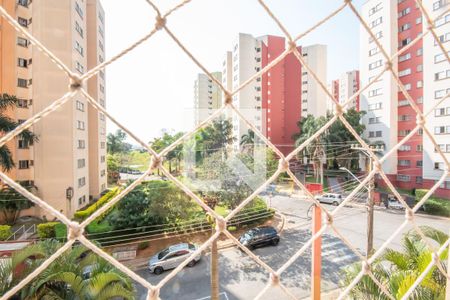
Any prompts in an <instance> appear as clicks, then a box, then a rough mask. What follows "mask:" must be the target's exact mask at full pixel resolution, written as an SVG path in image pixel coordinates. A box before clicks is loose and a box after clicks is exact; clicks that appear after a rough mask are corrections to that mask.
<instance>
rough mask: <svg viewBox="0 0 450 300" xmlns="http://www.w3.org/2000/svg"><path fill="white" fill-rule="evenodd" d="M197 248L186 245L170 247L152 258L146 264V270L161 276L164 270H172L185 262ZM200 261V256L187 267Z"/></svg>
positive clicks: (192, 245)
mask: <svg viewBox="0 0 450 300" xmlns="http://www.w3.org/2000/svg"><path fill="white" fill-rule="evenodd" d="M197 248H198V247H197V246H196V245H194V244H188V243H181V244H176V245H172V246H170V247H169V248H166V249H164V250H162V251H160V252H158V253H157V254H155V255H154V256H152V257H151V258H150V261H149V262H148V268H149V270H150V272H152V273H155V274H156V275H159V274H161V273H162V272H164V271H165V270H170V269H174V268H176V267H178V266H179V265H180V264H181V263H182V262H183V261H185V259H186V258H188V257H189V256H190V255H191V254H192V253H193V252H194V251H195V250H197ZM200 259H201V255H198V256H197V257H195V258H194V259H193V260H191V261H190V262H189V263H188V264H187V266H188V267H193V266H194V265H195V264H196V263H197V262H198V261H199V260H200Z"/></svg>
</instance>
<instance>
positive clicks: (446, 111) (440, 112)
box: [434, 107, 450, 117]
mask: <svg viewBox="0 0 450 300" xmlns="http://www.w3.org/2000/svg"><path fill="white" fill-rule="evenodd" d="M434 116H435V117H442V116H450V107H442V108H437V109H435V110H434Z"/></svg>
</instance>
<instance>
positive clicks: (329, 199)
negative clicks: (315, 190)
mask: <svg viewBox="0 0 450 300" xmlns="http://www.w3.org/2000/svg"><path fill="white" fill-rule="evenodd" d="M315 198H316V199H317V200H319V202H323V203H328V204H333V205H336V206H337V205H339V204H341V202H342V201H343V200H344V199H342V195H339V194H332V193H326V194H323V195H320V196H316V197H315Z"/></svg>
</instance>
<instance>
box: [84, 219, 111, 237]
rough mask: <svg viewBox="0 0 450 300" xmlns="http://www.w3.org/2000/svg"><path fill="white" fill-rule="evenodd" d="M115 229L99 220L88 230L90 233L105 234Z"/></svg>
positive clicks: (90, 225)
mask: <svg viewBox="0 0 450 300" xmlns="http://www.w3.org/2000/svg"><path fill="white" fill-rule="evenodd" d="M113 229H114V228H113V227H112V226H111V225H109V224H108V223H107V222H101V223H99V222H98V221H97V220H95V221H92V222H91V223H90V224H89V225H88V226H87V227H86V230H87V232H88V233H91V234H92V233H103V232H108V231H112V230H113Z"/></svg>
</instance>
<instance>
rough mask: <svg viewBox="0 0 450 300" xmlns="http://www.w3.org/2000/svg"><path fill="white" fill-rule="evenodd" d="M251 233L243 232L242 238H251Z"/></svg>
mask: <svg viewBox="0 0 450 300" xmlns="http://www.w3.org/2000/svg"><path fill="white" fill-rule="evenodd" d="M252 236H253V235H252V234H251V233H250V232H246V233H244V235H243V236H242V238H243V239H244V240H251V239H252Z"/></svg>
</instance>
